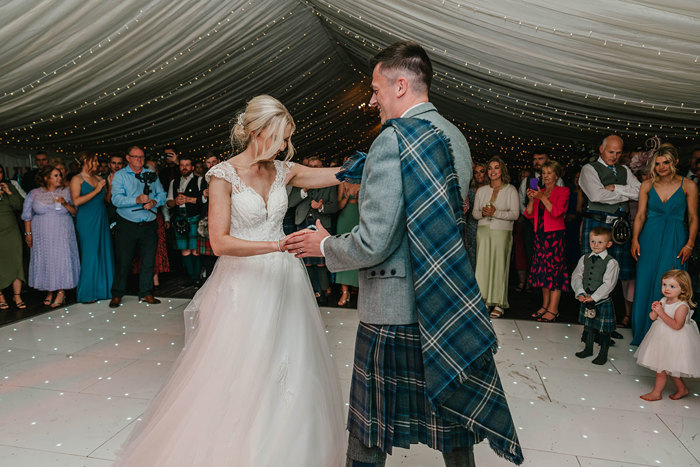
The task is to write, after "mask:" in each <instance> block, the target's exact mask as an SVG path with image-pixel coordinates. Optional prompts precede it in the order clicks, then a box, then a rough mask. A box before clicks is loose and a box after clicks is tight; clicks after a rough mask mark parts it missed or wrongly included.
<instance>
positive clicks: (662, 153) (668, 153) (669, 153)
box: [648, 143, 678, 183]
mask: <svg viewBox="0 0 700 467" xmlns="http://www.w3.org/2000/svg"><path fill="white" fill-rule="evenodd" d="M657 157H665V158H666V160H667V161H669V162H670V163H671V172H672V173H673V175H676V166H677V165H678V149H676V147H675V146H674V145H672V144H671V143H664V144H662V145H661V146H659V148H658V149H657V150H656V151H654V154H653V155H652V156H651V158H650V159H649V166H648V169H649V175H650V176H651V183H654V182H655V181H656V177H658V175H656V170H655V165H656V158H657Z"/></svg>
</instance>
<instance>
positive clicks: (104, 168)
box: [97, 159, 109, 179]
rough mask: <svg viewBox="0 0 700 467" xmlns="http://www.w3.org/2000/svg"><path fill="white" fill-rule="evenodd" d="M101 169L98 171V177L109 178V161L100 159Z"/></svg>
mask: <svg viewBox="0 0 700 467" xmlns="http://www.w3.org/2000/svg"><path fill="white" fill-rule="evenodd" d="M98 162H99V164H100V167H99V168H98V169H97V175H99V176H100V177H102V178H105V179H106V178H107V177H108V176H109V161H108V160H105V159H98Z"/></svg>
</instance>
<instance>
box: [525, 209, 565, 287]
mask: <svg viewBox="0 0 700 467" xmlns="http://www.w3.org/2000/svg"><path fill="white" fill-rule="evenodd" d="M537 204H538V212H539V214H538V216H537V225H536V226H535V249H534V252H533V255H532V266H530V277H529V279H528V282H529V283H530V287H537V288H540V287H546V288H548V289H550V290H564V291H566V290H568V289H569V271H568V270H567V268H566V248H565V242H564V238H565V236H566V231H565V230H555V231H553V232H545V231H544V204H542V203H537Z"/></svg>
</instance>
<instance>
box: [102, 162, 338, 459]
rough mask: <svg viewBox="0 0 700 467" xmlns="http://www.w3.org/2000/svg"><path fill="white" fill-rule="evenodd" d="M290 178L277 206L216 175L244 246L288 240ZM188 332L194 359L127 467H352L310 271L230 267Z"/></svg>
mask: <svg viewBox="0 0 700 467" xmlns="http://www.w3.org/2000/svg"><path fill="white" fill-rule="evenodd" d="M290 166H291V163H284V162H280V161H275V168H276V170H277V176H276V178H275V181H274V183H273V184H272V187H271V188H270V193H269V196H268V203H267V206H265V202H264V200H263V198H262V197H261V196H260V195H259V194H258V193H256V192H255V191H254V190H253V189H252V188H250V187H248V186H246V185H245V184H244V183H243V182H242V180H241V179H240V178H239V177H238V175H237V173H236V171H235V169H234V168H233V166H231V165H230V164H229V163H228V162H223V163H221V164H218V165H216V166H214V167H212V169H211V170H209V172H208V173H207V176H206V177H207V180H209V179H210V177H218V178H221V179H224V180H226V181H228V182H229V183H231V185H232V187H233V189H232V194H231V230H230V233H231V235H232V236H234V237H237V238H241V239H245V240H258V241H277V240H278V239H281V238H282V237H283V236H284V234H283V231H282V219H283V217H284V215H285V212H286V210H287V192H286V189H285V181H286V178H287V174H288V173H289V167H290ZM210 215H216V214H215V213H210ZM185 326H186V340H185V348H184V349H183V351H182V353H181V354H180V356H179V358H178V360H177V361H176V362H175V365H174V368H173V370H172V372H171V375H170V377H169V379H168V381H167V382H166V384H165V386H164V387H163V389H161V392H160V393H159V394H158V396H157V397H156V399H155V400H154V401H153V403H152V405H151V406H150V407H149V409H148V410H147V412H146V413H145V414H144V416H143V417H142V421H140V422H138V425H137V427H136V428H135V430H134V433H133V434H132V436H131V438H130V439H129V441H128V442H127V443H126V445H125V447H124V450H123V452H122V455H121V457H120V459H119V461H118V462H117V464H116V465H121V466H128V467H155V466H168V467H173V466H177V467H218V466H235V467H281V466H285V467H336V466H338V467H339V466H342V465H345V464H344V463H345V427H344V421H343V413H342V412H343V411H342V400H341V395H340V386H339V382H338V377H337V371H336V369H335V366H334V363H333V360H332V358H331V356H330V351H329V348H328V343H327V341H326V334H325V332H324V327H323V324H322V321H321V318H320V313H319V310H318V307H317V305H316V300H315V298H314V294H313V290H312V288H311V284H310V283H309V279H308V277H307V274H306V269H305V268H304V265H303V264H302V262H301V261H300V260H299V259H296V258H294V256H292V255H290V254H287V253H270V254H266V255H259V256H252V257H247V258H241V257H232V256H222V257H220V258H219V260H218V261H217V263H216V267H215V268H214V271H213V273H212V275H211V277H210V278H209V279H208V280H207V282H206V283H205V284H204V286H203V287H202V288H201V289H200V290H199V291H198V292H197V294H196V295H195V297H194V298H193V299H192V302H191V303H190V304H189V305H188V306H187V309H186V310H185Z"/></svg>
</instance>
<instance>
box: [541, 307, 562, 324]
mask: <svg viewBox="0 0 700 467" xmlns="http://www.w3.org/2000/svg"><path fill="white" fill-rule="evenodd" d="M548 314H549V315H552V317H551V318H549V319H547V318H545V316H546V315H548ZM558 317H559V313H558V312H557V314H554V313H552V312H551V311H549V310H547V311H546V312H544V313H543V314H542V316H540V317H539V318H537V321H539V322H541V323H553V322H554V321H556V319H557V318H558Z"/></svg>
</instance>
